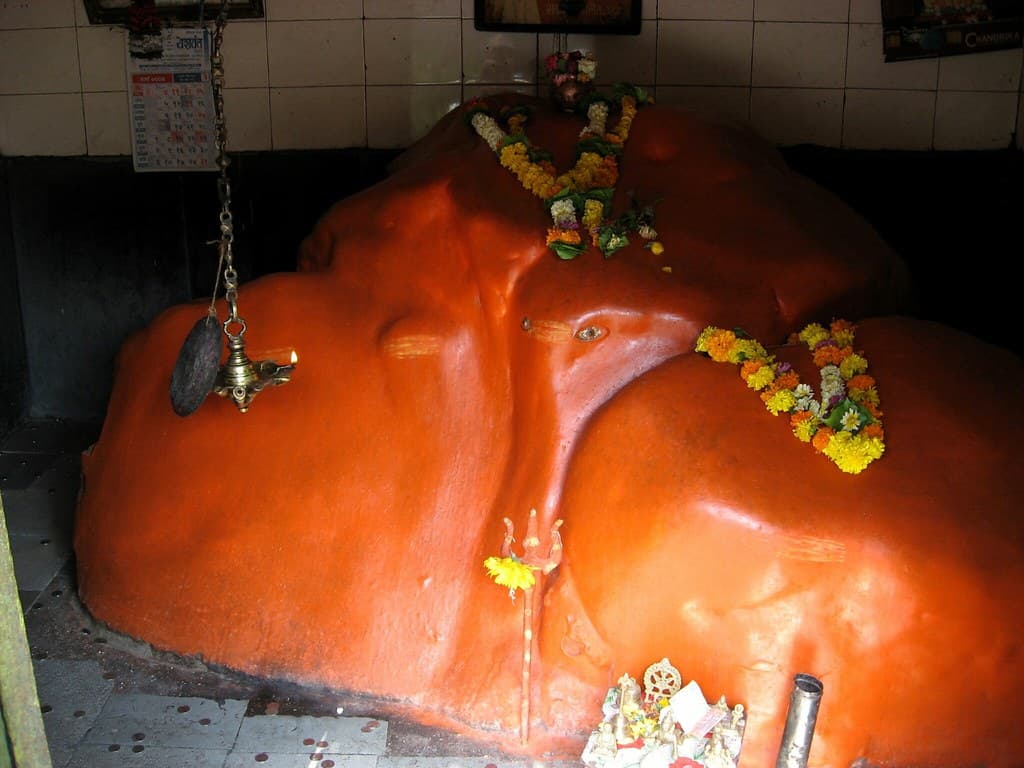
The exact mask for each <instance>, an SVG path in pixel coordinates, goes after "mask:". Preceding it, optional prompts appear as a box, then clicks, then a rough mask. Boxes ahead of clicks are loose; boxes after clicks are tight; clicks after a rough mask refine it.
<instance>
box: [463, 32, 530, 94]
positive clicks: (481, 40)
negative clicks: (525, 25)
mask: <svg viewBox="0 0 1024 768" xmlns="http://www.w3.org/2000/svg"><path fill="white" fill-rule="evenodd" d="M462 77H463V82H466V83H533V82H536V80H537V38H536V36H535V35H523V34H516V33H514V32H481V31H479V30H477V29H475V28H474V27H473V22H472V20H470V19H466V20H464V21H463V22H462Z"/></svg>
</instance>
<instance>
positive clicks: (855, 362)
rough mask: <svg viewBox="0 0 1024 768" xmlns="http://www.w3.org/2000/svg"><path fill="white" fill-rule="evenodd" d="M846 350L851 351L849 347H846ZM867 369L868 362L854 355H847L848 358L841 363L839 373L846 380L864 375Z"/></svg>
mask: <svg viewBox="0 0 1024 768" xmlns="http://www.w3.org/2000/svg"><path fill="white" fill-rule="evenodd" d="M846 349H849V347H846ZM867 369H868V361H867V360H865V359H864V358H863V357H861V356H860V355H858V354H854V353H851V354H849V355H847V356H846V358H845V359H844V360H843V361H842V362H841V363H839V373H840V375H841V376H842V377H843V378H844V379H846V380H849V379H852V378H853V377H854V376H857V375H859V374H862V373H864V371H866V370H867Z"/></svg>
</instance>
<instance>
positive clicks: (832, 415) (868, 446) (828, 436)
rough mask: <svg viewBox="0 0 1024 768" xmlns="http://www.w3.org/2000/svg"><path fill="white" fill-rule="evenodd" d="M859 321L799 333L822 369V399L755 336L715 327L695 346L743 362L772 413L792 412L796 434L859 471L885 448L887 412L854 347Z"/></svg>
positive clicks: (815, 326)
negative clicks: (883, 418)
mask: <svg viewBox="0 0 1024 768" xmlns="http://www.w3.org/2000/svg"><path fill="white" fill-rule="evenodd" d="M854 330H855V326H854V325H853V324H852V323H850V322H848V321H846V320H835V321H833V322H832V324H831V326H830V327H829V328H828V329H825V328H824V327H823V326H821V325H818V324H817V323H811V324H810V325H808V326H807V327H806V328H804V329H803V330H802V331H801V332H800V333H799V334H797V335H796V338H798V339H799V340H800V341H802V342H804V344H806V345H807V347H808V348H809V349H810V350H811V353H812V354H813V356H814V364H815V365H817V366H818V368H819V369H820V370H821V395H820V399H819V400H816V399H815V398H814V392H813V390H812V389H811V387H810V386H809V385H807V384H803V383H801V382H800V377H799V376H798V375H797V374H796V372H795V371H793V370H792V368H791V366H790V365H789V364H788V363H779V362H776V360H775V357H774V356H772V355H769V354H768V352H767V351H766V350H765V348H764V347H763V346H761V344H759V343H758V342H757V341H755V340H754V339H750V338H746V337H744V336H742V335H737V333H736V332H734V331H728V330H723V329H721V328H716V327H714V326H708V327H707V328H705V329H704V330H703V331H702V332H701V334H700V336H699V337H698V338H697V344H696V350H697V352H702V353H704V354H706V355H707V356H708V357H710V358H711V359H712V360H715V361H716V362H720V363H733V364H735V365H739V366H740V376H741V377H742V378H743V380H744V381H745V382H747V386H748V387H750V388H751V389H754V390H757V391H759V392H761V400H762V401H763V402H764V404H765V407H766V408H767V409H768V410H769V411H770V412H771V413H772V414H773V415H776V416H777V415H778V414H780V413H788V414H790V417H789V421H790V426H791V427H792V429H793V434H794V435H796V437H797V438H799V439H800V440H802V441H803V442H805V443H807V442H809V443H811V444H812V445H813V446H814V448H815V449H816V450H817V451H818V452H819V453H823V454H825V455H826V456H827V457H828V458H829V459H831V460H832V461H833V462H835V464H836V466H838V467H839V468H840V469H841V470H842V471H843V472H848V473H850V474H854V475H856V474H859V473H860V472H861V471H862V470H863V469H864V468H865V467H867V465H868V464H870V463H871V462H872V461H874V460H875V459H878V458H881V456H882V454H883V453H884V452H885V443H884V438H885V433H884V431H883V430H882V411H881V409H880V408H879V402H880V401H879V397H878V389H877V388H876V385H875V380H874V379H873V378H872V377H871V376H868V375H867V369H868V361H867V360H866V359H865V358H864V357H863V356H861V355H860V354H858V353H856V352H854V351H853V340H854Z"/></svg>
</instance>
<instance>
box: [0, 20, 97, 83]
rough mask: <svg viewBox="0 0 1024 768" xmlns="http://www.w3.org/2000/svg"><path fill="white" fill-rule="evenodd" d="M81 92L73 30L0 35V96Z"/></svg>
mask: <svg viewBox="0 0 1024 768" xmlns="http://www.w3.org/2000/svg"><path fill="white" fill-rule="evenodd" d="M81 90H82V83H81V80H80V79H79V75H78V44H77V43H76V41H75V30H74V28H72V27H65V28H61V29H15V30H10V31H6V32H0V94H18V93H78V92H80V91H81Z"/></svg>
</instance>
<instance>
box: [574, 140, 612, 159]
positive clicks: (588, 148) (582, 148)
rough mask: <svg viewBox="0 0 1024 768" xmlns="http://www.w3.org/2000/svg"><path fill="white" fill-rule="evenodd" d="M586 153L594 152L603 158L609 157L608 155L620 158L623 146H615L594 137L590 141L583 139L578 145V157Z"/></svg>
mask: <svg viewBox="0 0 1024 768" xmlns="http://www.w3.org/2000/svg"><path fill="white" fill-rule="evenodd" d="M584 152H593V153H595V154H598V155H600V156H601V157H607V156H608V155H614V156H615V157H619V156H621V155H622V145H621V144H613V143H612V142H610V141H605V140H604V139H599V138H597V137H592V138H589V139H582V140H581V141H578V142H577V143H576V157H577V158H578V157H579V156H580V155H582V154H583V153H584Z"/></svg>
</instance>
